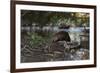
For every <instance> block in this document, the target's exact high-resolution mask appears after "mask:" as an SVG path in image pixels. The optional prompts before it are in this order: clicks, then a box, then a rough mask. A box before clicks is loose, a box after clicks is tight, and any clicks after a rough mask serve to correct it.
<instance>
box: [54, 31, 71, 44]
mask: <svg viewBox="0 0 100 73" xmlns="http://www.w3.org/2000/svg"><path fill="white" fill-rule="evenodd" d="M58 41H66V42H70V41H71V38H70V36H69V33H68V32H66V31H59V32H57V33H55V34H54V35H53V38H52V42H58Z"/></svg>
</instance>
